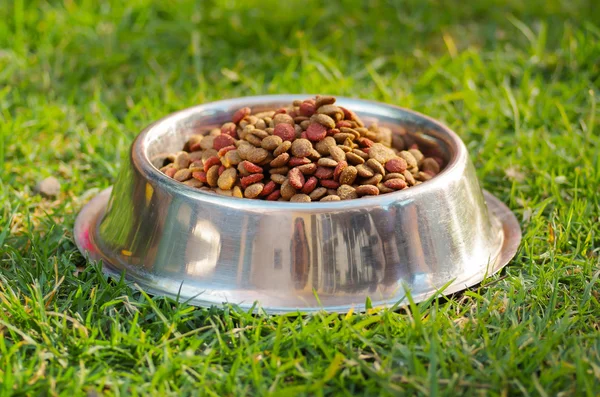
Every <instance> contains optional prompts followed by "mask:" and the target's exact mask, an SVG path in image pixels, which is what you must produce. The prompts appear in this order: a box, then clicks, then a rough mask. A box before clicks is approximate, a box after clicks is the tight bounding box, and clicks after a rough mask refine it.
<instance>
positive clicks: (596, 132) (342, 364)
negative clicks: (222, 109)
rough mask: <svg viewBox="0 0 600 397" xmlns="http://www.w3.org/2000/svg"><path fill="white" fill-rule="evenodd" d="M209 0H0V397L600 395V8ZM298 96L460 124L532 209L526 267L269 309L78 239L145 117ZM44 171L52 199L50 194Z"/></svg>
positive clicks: (504, 184) (485, 176)
mask: <svg viewBox="0 0 600 397" xmlns="http://www.w3.org/2000/svg"><path fill="white" fill-rule="evenodd" d="M175 3H176V4H177V5H175ZM194 3H195V2H193V1H178V2H168V1H150V0H130V1H117V0H114V1H93V0H82V1H72V0H65V1H26V0H5V1H2V2H0V164H1V167H0V172H1V176H2V178H1V182H0V395H2V396H4V395H9V394H11V393H14V394H16V395H32V396H38V395H67V396H78V395H88V396H96V395H103V394H106V395H121V396H122V395H157V396H159V395H160V396H162V395H174V396H175V395H176V396H182V395H196V394H201V395H210V396H228V395H264V394H268V393H273V394H275V395H282V396H291V395H379V394H381V395H398V394H404V393H406V394H415V393H418V394H424V395H428V394H431V395H451V396H453V395H457V394H458V395H466V396H472V395H502V396H506V395H532V396H534V395H541V396H553V395H558V394H559V393H562V395H588V396H593V395H598V394H599V393H600V303H599V301H600V280H599V275H600V270H599V269H600V266H599V264H600V259H599V254H600V236H599V235H600V161H599V160H598V157H599V156H600V123H599V121H600V110H599V109H600V104H599V103H598V102H600V89H599V87H600V7H598V5H597V4H595V5H594V3H597V1H594V0H589V1H578V0H564V1H561V0H548V1H542V0H540V1H537V0H536V1H518V0H510V1H501V0H485V1H478V2H469V3H471V4H469V5H466V3H467V2H459V1H439V0H437V1H436V0H429V1H423V0H420V1H418V0H410V1H407V2H404V3H403V5H399V3H400V2H397V1H383V0H372V1H368V2H367V1H365V2H364V3H363V2H358V1H351V0H345V1H339V2H333V1H332V2H317V1H312V0H310V1H308V0H306V1H275V0H269V1H258V0H252V1H243V2H242V1H225V0H210V1H203V2H198V3H201V5H198V6H195V5H194ZM321 3H323V4H325V3H326V4H327V5H323V4H321ZM301 92H305V93H332V94H337V95H346V96H356V97H362V98H366V99H373V100H378V101H384V102H388V103H392V104H398V105H401V106H404V107H409V108H413V109H415V110H417V111H420V112H422V113H425V114H428V115H431V116H433V117H435V118H439V119H441V120H443V121H444V122H445V123H447V124H448V125H449V126H450V127H451V128H453V129H454V130H455V131H456V132H457V133H458V134H459V135H460V136H461V137H462V138H463V139H464V141H465V143H466V144H467V147H468V149H469V151H470V154H471V156H472V159H473V161H474V162H475V165H476V167H477V171H478V176H479V178H480V180H481V182H482V184H483V187H484V188H486V189H488V190H489V191H491V192H492V193H493V194H495V195H497V196H498V197H499V198H500V199H501V200H503V201H504V202H506V203H507V204H508V205H509V206H510V208H511V209H512V210H513V211H514V212H515V213H516V214H517V217H518V218H519V221H520V222H521V226H522V228H523V233H524V236H523V242H522V244H521V247H520V249H519V252H518V254H517V257H516V258H515V260H513V261H512V262H511V264H510V266H508V267H507V268H506V269H505V270H504V271H503V272H502V273H500V274H499V275H496V276H494V277H492V278H490V279H489V280H487V281H485V282H484V283H483V284H482V285H480V286H478V287H476V288H473V289H471V290H469V291H466V292H464V293H461V294H457V295H455V296H452V297H450V298H449V299H444V300H442V299H440V300H436V301H432V302H426V303H423V304H419V305H415V306H413V307H411V308H410V309H403V310H401V311H399V312H398V311H397V312H393V311H387V310H372V311H371V312H369V313H366V314H360V313H353V314H348V315H337V314H327V313H321V314H317V315H314V316H297V315H294V316H274V317H269V316H266V315H252V314H249V313H247V312H244V311H242V310H240V309H238V308H236V307H231V306H224V307H213V308H210V309H198V308H194V307H191V306H188V305H185V304H183V303H179V302H176V301H173V300H168V299H164V298H153V297H149V296H147V295H145V294H143V293H140V292H138V291H137V290H135V289H133V288H132V287H130V286H129V285H128V284H127V283H126V282H125V281H123V280H122V281H114V280H107V279H106V278H105V277H104V276H103V275H102V272H101V265H100V264H95V263H86V261H85V259H84V258H83V257H82V256H81V255H80V254H79V252H78V251H77V249H76V248H75V244H74V242H73V238H72V232H71V231H72V228H73V223H74V219H75V216H76V214H77V212H78V211H79V210H80V209H81V208H82V206H83V205H84V204H85V203H86V202H87V201H88V200H89V199H90V198H91V197H93V196H94V195H95V194H97V193H98V192H99V191H100V190H101V189H103V188H106V187H108V186H110V185H111V184H112V183H113V181H114V180H115V176H116V174H117V172H118V170H119V168H120V166H121V164H122V161H123V160H122V159H123V158H124V155H125V153H126V152H127V150H128V146H129V145H130V143H131V141H132V139H133V137H134V136H135V135H136V134H137V132H138V131H140V130H141V129H142V128H143V127H144V126H146V125H147V124H149V123H150V122H151V121H153V120H155V119H157V118H159V117H162V116H164V115H166V114H168V113H170V112H172V111H175V110H177V109H181V108H184V107H188V106H191V105H195V104H198V103H202V102H206V101H212V100H216V99H220V98H226V97H236V96H243V95H255V94H265V93H301ZM50 175H54V176H56V177H58V178H59V180H60V181H61V183H62V193H61V194H60V196H59V197H58V198H57V199H45V198H41V197H40V196H38V195H36V194H35V193H34V192H33V186H34V185H35V183H36V182H37V181H39V180H41V179H43V178H44V177H47V176H50Z"/></svg>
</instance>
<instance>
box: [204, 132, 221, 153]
mask: <svg viewBox="0 0 600 397" xmlns="http://www.w3.org/2000/svg"><path fill="white" fill-rule="evenodd" d="M220 133H221V132H220V131H219V134H220ZM214 142H215V136H213V135H210V136H206V137H204V139H203V140H201V141H200V147H201V148H202V149H204V150H206V149H212V147H213V143H214Z"/></svg>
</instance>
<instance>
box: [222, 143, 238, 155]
mask: <svg viewBox="0 0 600 397" xmlns="http://www.w3.org/2000/svg"><path fill="white" fill-rule="evenodd" d="M234 149H236V147H235V145H229V146H225V147H224V148H221V149H219V157H223V156H225V153H227V152H230V151H232V150H234Z"/></svg>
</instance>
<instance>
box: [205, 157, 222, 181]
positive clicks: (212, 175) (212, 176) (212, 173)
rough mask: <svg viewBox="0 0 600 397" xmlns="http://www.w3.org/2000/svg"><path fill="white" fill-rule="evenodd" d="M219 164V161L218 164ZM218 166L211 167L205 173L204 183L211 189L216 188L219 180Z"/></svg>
mask: <svg viewBox="0 0 600 397" xmlns="http://www.w3.org/2000/svg"><path fill="white" fill-rule="evenodd" d="M220 163H221V162H220V161H219V164H220ZM220 167H221V166H220V165H213V166H212V167H210V169H209V170H208V172H207V173H206V181H207V182H208V184H209V185H210V186H211V187H217V181H218V180H219V168H220Z"/></svg>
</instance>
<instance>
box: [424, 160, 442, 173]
mask: <svg viewBox="0 0 600 397" xmlns="http://www.w3.org/2000/svg"><path fill="white" fill-rule="evenodd" d="M419 168H420V169H421V171H423V172H431V173H433V174H436V175H437V174H439V172H440V165H439V164H438V162H437V161H435V160H434V159H432V158H431V157H428V158H426V159H425V160H423V164H421V167H419Z"/></svg>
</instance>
